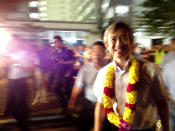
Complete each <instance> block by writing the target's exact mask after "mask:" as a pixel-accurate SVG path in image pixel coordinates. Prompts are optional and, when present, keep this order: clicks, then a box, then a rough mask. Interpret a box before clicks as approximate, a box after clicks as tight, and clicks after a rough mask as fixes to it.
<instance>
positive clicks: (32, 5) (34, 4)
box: [29, 1, 38, 7]
mask: <svg viewBox="0 0 175 131" xmlns="http://www.w3.org/2000/svg"><path fill="white" fill-rule="evenodd" d="M29 7H38V1H31V2H29Z"/></svg>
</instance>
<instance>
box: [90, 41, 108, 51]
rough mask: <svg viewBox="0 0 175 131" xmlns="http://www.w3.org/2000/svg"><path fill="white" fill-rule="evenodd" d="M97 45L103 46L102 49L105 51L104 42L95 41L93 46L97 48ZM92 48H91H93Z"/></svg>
mask: <svg viewBox="0 0 175 131" xmlns="http://www.w3.org/2000/svg"><path fill="white" fill-rule="evenodd" d="M95 45H99V46H101V47H103V48H104V49H105V45H104V42H103V41H95V42H94V43H93V44H92V46H95ZM92 46H91V47H92Z"/></svg>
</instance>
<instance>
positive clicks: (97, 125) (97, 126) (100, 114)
mask: <svg viewBox="0 0 175 131" xmlns="http://www.w3.org/2000/svg"><path fill="white" fill-rule="evenodd" d="M105 118H106V115H105V112H104V107H103V104H102V103H99V102H97V103H96V106H95V112H94V131H101V130H102V128H103V124H104V121H105Z"/></svg>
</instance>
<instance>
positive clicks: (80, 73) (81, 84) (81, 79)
mask: <svg viewBox="0 0 175 131" xmlns="http://www.w3.org/2000/svg"><path fill="white" fill-rule="evenodd" d="M84 76H85V66H82V67H81V68H80V70H79V71H78V75H77V78H76V81H75V84H74V86H77V87H79V88H83V87H84Z"/></svg>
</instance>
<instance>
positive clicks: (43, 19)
mask: <svg viewBox="0 0 175 131" xmlns="http://www.w3.org/2000/svg"><path fill="white" fill-rule="evenodd" d="M40 20H42V21H45V20H48V19H46V18H41V19H40Z"/></svg>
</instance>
